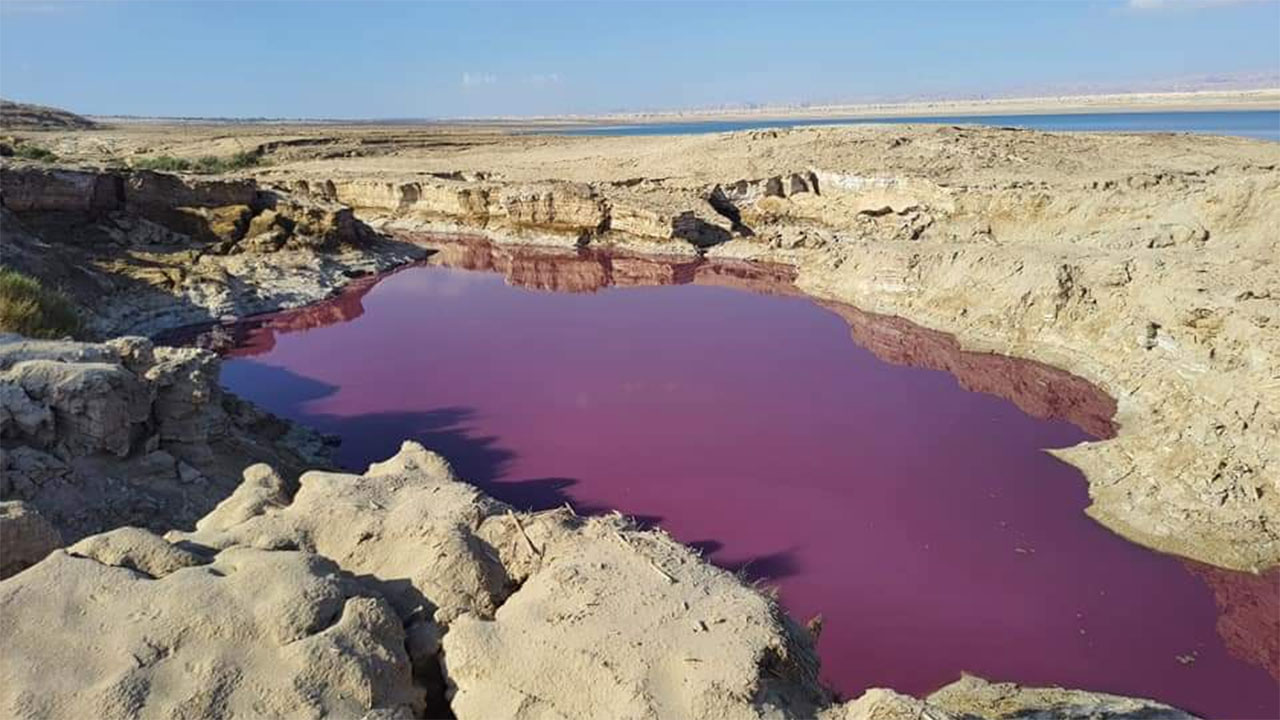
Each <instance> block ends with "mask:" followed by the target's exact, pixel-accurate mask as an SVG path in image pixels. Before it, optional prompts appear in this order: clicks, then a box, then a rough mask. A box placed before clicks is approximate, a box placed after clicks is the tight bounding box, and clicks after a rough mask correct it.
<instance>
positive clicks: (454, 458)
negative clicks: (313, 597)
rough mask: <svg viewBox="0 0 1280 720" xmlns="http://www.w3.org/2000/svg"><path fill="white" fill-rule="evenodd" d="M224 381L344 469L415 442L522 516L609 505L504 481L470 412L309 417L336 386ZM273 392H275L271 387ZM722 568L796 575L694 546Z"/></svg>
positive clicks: (556, 480)
mask: <svg viewBox="0 0 1280 720" xmlns="http://www.w3.org/2000/svg"><path fill="white" fill-rule="evenodd" d="M223 382H224V384H226V385H227V387H228V389H230V390H232V391H233V392H237V393H240V394H242V395H247V396H250V397H255V398H260V400H259V404H261V405H263V406H265V407H266V408H267V409H268V410H270V411H271V412H274V413H276V414H278V415H281V416H283V417H287V418H289V419H290V420H294V421H296V422H299V423H303V424H305V425H308V426H310V427H313V428H315V429H317V430H320V431H321V432H324V433H331V434H333V435H336V436H338V437H340V438H341V439H342V444H341V445H340V446H339V447H338V450H337V453H336V455H337V457H336V459H337V461H338V464H339V465H340V466H341V467H343V468H345V469H347V470H350V471H352V472H363V471H364V469H365V468H367V467H368V466H369V465H370V464H371V463H375V462H380V461H382V460H386V459H387V458H389V457H391V456H392V455H395V454H396V452H397V451H399V449H400V445H401V443H402V442H404V441H405V440H416V441H417V442H419V443H422V445H423V446H424V447H426V448H428V449H430V450H432V451H434V452H437V453H439V454H440V455H442V456H444V458H445V459H446V460H448V461H449V465H450V466H452V467H453V470H454V472H455V473H456V474H457V475H458V477H460V478H462V479H464V480H466V481H467V482H469V483H471V484H473V485H475V486H477V487H479V488H480V489H481V490H484V491H485V493H487V494H488V495H490V496H492V497H494V498H496V499H498V500H501V501H502V502H505V503H508V504H510V505H513V506H515V507H517V508H520V509H522V510H531V511H537V510H550V509H551V508H556V507H561V506H564V505H569V506H570V507H572V508H573V509H574V511H575V512H577V513H579V514H581V515H601V514H605V513H609V512H612V511H613V508H611V507H605V506H603V505H596V504H592V503H583V502H578V501H575V499H574V497H573V494H572V493H571V491H570V489H571V488H572V487H574V486H575V485H578V484H580V482H581V481H579V480H577V479H575V478H568V477H542V478H524V479H505V478H504V475H505V474H506V472H507V469H508V467H509V466H510V464H511V462H512V461H513V460H514V459H515V457H516V454H515V452H513V451H512V450H509V449H507V448H505V447H502V445H501V442H500V440H499V438H497V437H496V436H493V435H485V434H482V433H479V432H477V431H476V430H475V428H474V426H473V421H474V418H475V411H474V410H473V409H471V408H467V407H443V408H434V409H430V410H421V411H406V412H383V413H369V414H361V415H350V416H340V415H332V414H327V413H318V412H310V411H308V409H307V405H309V404H310V403H313V402H315V401H317V400H322V399H324V398H326V397H329V396H331V395H333V394H334V393H336V392H337V391H338V389H339V388H338V387H337V386H336V385H331V384H329V383H326V382H323V381H320V380H315V379H313V378H308V377H304V376H302V375H299V374H297V373H295V372H293V371H291V370H288V369H286V368H282V367H278V366H275V365H267V364H265V363H261V362H258V361H256V360H250V359H247V358H240V359H239V360H237V361H236V362H234V363H228V364H227V365H226V367H225V368H224V370H223ZM268 388H269V391H266V389H268ZM629 517H630V518H631V519H632V520H633V521H634V522H635V523H636V524H637V525H639V526H640V527H644V528H655V527H659V526H660V525H661V523H662V520H663V518H662V517H661V516H659V515H644V514H641V515H629ZM689 544H690V545H692V546H693V547H695V548H697V549H698V550H699V551H700V552H702V553H703V554H704V555H706V556H707V557H709V558H710V559H711V560H712V561H714V562H715V563H716V564H717V565H719V566H720V567H722V568H724V569H726V570H729V571H730V572H733V573H736V574H738V575H740V576H741V577H743V578H745V579H747V580H749V581H752V582H757V581H773V580H778V579H780V578H783V577H787V576H790V575H794V574H796V573H797V572H798V567H797V565H796V562H795V559H794V554H793V552H792V551H790V550H784V551H779V552H774V553H768V554H765V555H760V556H757V557H751V558H744V559H730V558H720V557H715V555H716V554H717V553H719V552H720V551H721V550H722V547H723V546H722V544H721V543H720V542H718V541H715V540H704V541H701V542H696V543H689Z"/></svg>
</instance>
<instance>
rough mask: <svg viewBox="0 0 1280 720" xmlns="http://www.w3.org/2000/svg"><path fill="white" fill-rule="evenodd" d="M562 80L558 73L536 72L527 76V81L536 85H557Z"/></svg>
mask: <svg viewBox="0 0 1280 720" xmlns="http://www.w3.org/2000/svg"><path fill="white" fill-rule="evenodd" d="M562 80H563V78H561V77H560V73H536V74H534V75H530V76H529V83H530V84H532V85H535V86H537V87H542V86H544V85H559V84H560V83H561V81H562Z"/></svg>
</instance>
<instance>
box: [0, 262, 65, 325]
mask: <svg viewBox="0 0 1280 720" xmlns="http://www.w3.org/2000/svg"><path fill="white" fill-rule="evenodd" d="M79 329H80V318H79V316H78V315H77V313H76V308H75V305H73V304H72V302H71V300H69V299H68V298H67V296H66V295H63V294H62V293H61V292H58V291H57V290H51V289H49V288H46V287H44V286H43V285H41V284H40V281H39V280H36V279H35V278H32V277H28V276H26V275H23V274H22V273H19V272H16V271H13V270H9V269H7V268H0V332H16V333H21V334H23V335H26V336H27V337H33V338H61V337H66V336H67V335H74V334H75V333H76V331H77V330H79Z"/></svg>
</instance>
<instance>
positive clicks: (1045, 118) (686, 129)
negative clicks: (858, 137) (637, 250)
mask: <svg viewBox="0 0 1280 720" xmlns="http://www.w3.org/2000/svg"><path fill="white" fill-rule="evenodd" d="M869 123H897V124H902V123H928V124H937V125H990V126H995V127H1018V128H1029V129H1032V130H1076V131H1086V132H1178V133H1201V134H1205V135H1234V136H1238V137H1249V138H1260V139H1263V140H1274V141H1280V110H1231V111H1192V112H1116V113H1069V114H1068V113H1064V114H1057V115H934V116H927V117H881V118H875V117H850V118H833V117H823V118H788V119H774V120H707V121H693V122H671V123H645V124H636V125H591V126H585V127H570V128H557V129H547V130H538V131H535V132H544V133H553V134H557V135H693V134H698V133H712V132H728V131H732V130H754V129H760V128H785V127H796V126H799V125H865V124H869Z"/></svg>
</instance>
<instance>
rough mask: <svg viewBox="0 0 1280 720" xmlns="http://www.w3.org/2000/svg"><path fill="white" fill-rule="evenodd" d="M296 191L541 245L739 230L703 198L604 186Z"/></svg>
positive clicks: (317, 185) (485, 183)
mask: <svg viewBox="0 0 1280 720" xmlns="http://www.w3.org/2000/svg"><path fill="white" fill-rule="evenodd" d="M289 187H290V189H291V190H292V191H293V192H294V193H297V194H299V195H304V196H308V197H319V198H321V199H323V200H325V201H330V202H334V201H336V202H340V203H343V204H345V205H349V206H351V207H352V208H354V209H355V210H356V211H357V212H359V213H360V215H361V217H362V218H365V219H366V220H369V221H370V222H372V223H374V224H379V225H380V224H381V223H387V222H389V223H391V224H389V225H387V226H386V227H388V228H400V229H409V230H416V231H424V230H430V231H438V232H441V231H442V232H456V231H469V232H484V233H486V234H490V235H506V236H512V235H514V236H517V237H521V238H524V239H526V240H527V241H534V242H540V243H549V244H560V245H580V244H585V243H587V242H591V241H596V242H640V243H644V242H652V243H657V244H658V245H659V246H662V247H665V248H666V251H667V252H683V253H685V254H688V253H689V250H690V246H693V247H708V246H711V245H715V244H717V243H721V242H725V241H726V240H729V239H730V238H731V237H733V234H734V232H737V231H740V230H741V228H738V226H736V225H735V224H734V223H733V222H732V220H730V219H729V218H726V217H724V216H723V215H721V214H720V213H719V212H718V211H717V209H716V207H715V205H714V204H713V203H711V202H710V201H709V200H708V199H695V200H693V201H692V202H690V201H689V200H688V199H686V198H680V197H673V196H672V195H671V194H669V193H665V192H661V191H658V192H653V191H647V190H646V189H645V188H641V187H631V186H612V187H609V188H608V189H607V190H605V189H603V188H600V187H597V186H595V185H588V184H585V183H562V182H549V183H537V184H533V183H515V184H509V183H502V182H499V181H495V180H492V179H489V178H488V177H487V176H486V179H484V180H481V181H475V182H468V181H465V180H459V179H455V178H451V177H445V178H439V177H432V178H430V179H422V180H416V181H414V182H409V183H383V182H377V181H371V180H340V181H336V180H307V179H297V180H294V181H292V182H291V183H290V184H289Z"/></svg>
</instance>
